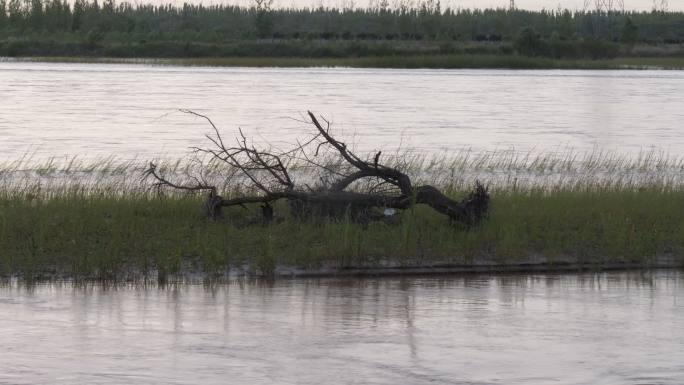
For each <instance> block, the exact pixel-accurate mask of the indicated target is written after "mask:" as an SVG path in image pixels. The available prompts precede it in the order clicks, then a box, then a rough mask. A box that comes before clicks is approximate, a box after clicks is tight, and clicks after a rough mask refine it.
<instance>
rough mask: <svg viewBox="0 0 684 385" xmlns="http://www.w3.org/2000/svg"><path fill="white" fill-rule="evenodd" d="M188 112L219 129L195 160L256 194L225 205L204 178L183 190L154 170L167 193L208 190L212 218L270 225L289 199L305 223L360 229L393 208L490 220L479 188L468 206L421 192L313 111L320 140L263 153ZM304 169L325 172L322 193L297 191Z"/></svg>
mask: <svg viewBox="0 0 684 385" xmlns="http://www.w3.org/2000/svg"><path fill="white" fill-rule="evenodd" d="M184 112H186V113H189V114H193V115H196V116H198V117H201V118H204V119H206V120H207V121H208V122H209V124H210V125H211V126H212V128H213V135H207V138H208V139H209V140H210V141H211V142H212V144H213V148H194V151H195V153H196V154H201V155H208V156H209V157H210V159H212V160H213V161H215V162H221V163H224V164H226V165H228V166H230V169H232V170H235V172H234V173H233V174H232V175H231V176H233V177H234V176H235V175H238V176H240V177H241V180H242V181H244V182H243V183H244V184H245V185H246V186H247V187H249V190H250V191H251V192H250V193H247V194H245V195H243V196H237V197H232V198H230V199H228V198H223V197H221V196H220V195H218V192H217V188H216V187H215V186H213V185H210V184H208V183H205V182H201V181H200V179H199V178H193V179H194V180H195V182H196V183H195V184H191V185H188V184H179V183H175V182H173V181H171V180H169V179H167V178H166V177H165V176H164V175H162V174H161V173H160V172H159V170H158V168H157V166H156V165H155V164H153V163H150V167H149V169H148V170H147V171H146V173H145V174H146V177H148V178H152V179H153V180H154V184H153V186H154V187H157V188H159V189H161V188H172V189H178V190H187V191H206V192H207V199H206V200H205V201H204V203H203V212H204V213H205V215H207V216H208V217H210V218H214V219H216V218H219V217H221V216H222V208H224V207H229V206H243V207H244V205H249V204H260V206H261V212H262V216H263V222H264V223H269V222H271V221H272V220H273V218H274V213H273V206H272V203H273V202H275V201H278V200H287V201H288V203H289V207H290V209H291V210H292V213H293V214H294V215H295V216H298V217H301V216H306V215H321V216H341V215H351V216H352V217H353V219H355V220H358V221H360V222H368V221H370V220H375V219H380V218H382V217H384V216H386V213H388V212H392V211H393V210H391V209H394V210H405V209H408V208H410V207H411V206H413V205H415V204H425V205H428V206H430V207H432V208H433V209H434V210H435V211H437V212H439V213H442V214H444V215H446V216H447V217H448V218H449V219H450V220H451V221H452V222H454V223H459V224H462V225H465V226H472V225H475V224H477V223H479V222H480V221H481V220H482V219H483V218H484V217H486V215H487V210H488V206H489V194H488V192H487V189H486V188H485V187H484V186H483V185H482V184H480V183H479V182H477V183H476V186H475V188H474V190H473V191H472V192H471V193H470V195H469V196H467V197H466V198H465V199H463V200H461V201H455V200H453V199H451V198H449V197H447V196H445V195H444V194H443V193H442V192H441V191H440V190H439V189H437V188H435V187H433V186H430V185H423V186H413V184H412V182H411V178H410V177H409V176H408V175H407V174H405V173H404V172H402V171H400V170H399V169H397V168H394V167H389V166H386V165H384V164H383V163H382V162H381V156H382V152H377V153H375V155H374V156H373V157H371V158H370V159H369V160H364V159H362V158H361V157H359V156H358V155H356V154H355V153H354V152H353V151H352V150H350V149H349V148H348V146H347V144H345V143H344V142H341V141H339V140H337V139H335V138H334V137H333V136H332V135H331V133H330V124H329V123H328V122H327V121H325V120H323V119H322V120H323V121H324V122H325V125H323V124H321V123H320V121H319V119H318V118H317V117H316V116H315V115H314V114H313V113H311V112H308V118H309V119H310V121H307V122H305V123H309V124H311V125H313V127H314V128H315V135H314V136H313V138H311V139H310V140H308V141H307V142H305V143H303V144H301V143H300V144H298V145H297V146H296V147H295V148H293V149H291V150H289V151H280V152H277V151H273V150H260V149H257V148H256V147H255V146H254V145H252V144H250V143H249V142H248V140H247V138H246V137H245V136H244V134H243V133H242V131H239V134H240V137H239V138H238V139H237V141H236V142H237V143H236V145H234V146H228V145H227V144H226V143H225V142H224V140H223V138H222V137H221V135H220V133H219V130H218V129H217V127H216V126H215V125H214V123H213V122H212V121H211V119H209V118H208V117H206V116H204V115H201V114H198V113H195V112H192V111H184ZM326 151H327V154H328V155H332V156H333V157H334V158H335V159H336V160H337V163H332V164H331V162H329V161H327V162H326V161H323V160H321V158H322V155H321V154H323V153H326ZM296 162H299V163H302V162H303V163H305V164H307V165H308V166H309V167H311V168H314V169H315V170H316V171H318V172H319V175H320V178H319V179H320V180H321V181H320V182H319V183H318V184H317V185H315V186H314V187H312V186H310V185H309V184H301V185H298V184H295V182H294V178H293V177H292V175H291V171H290V170H289V169H288V165H290V164H293V163H296ZM363 180H365V181H367V182H368V183H366V188H365V190H364V189H361V190H359V189H352V188H350V187H351V186H352V185H354V184H358V183H360V182H361V181H363Z"/></svg>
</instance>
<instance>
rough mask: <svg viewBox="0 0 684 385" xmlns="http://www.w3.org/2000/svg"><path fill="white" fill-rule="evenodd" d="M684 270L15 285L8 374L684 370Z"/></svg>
mask: <svg viewBox="0 0 684 385" xmlns="http://www.w3.org/2000/svg"><path fill="white" fill-rule="evenodd" d="M683 319H684V274H682V273H678V272H673V271H659V272H654V273H647V274H639V273H607V274H599V275H593V274H588V275H519V276H495V277H479V276H471V277H451V278H449V277H441V278H388V279H362V280H334V279H331V280H291V281H290V280H283V281H277V282H276V283H273V284H270V285H268V284H254V283H245V282H243V283H242V284H240V283H233V284H230V285H225V286H217V287H214V288H211V289H208V288H205V287H203V286H192V285H183V286H180V287H178V288H168V289H157V288H147V289H145V288H118V289H115V290H112V289H110V290H104V289H102V288H100V287H94V288H88V289H84V288H73V287H70V286H54V285H45V286H38V287H36V288H34V289H32V290H27V289H26V288H19V287H16V286H5V287H2V288H0V330H2V333H0V383H2V384H8V383H11V384H58V383H59V384H73V383H90V384H96V383H101V384H121V383H136V384H171V383H174V384H176V383H177V384H189V383H201V384H226V383H230V384H428V383H429V384H540V385H541V384H544V385H547V384H682V383H684V322H682V320H683Z"/></svg>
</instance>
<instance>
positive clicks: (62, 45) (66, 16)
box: [0, 0, 684, 58]
mask: <svg viewBox="0 0 684 385" xmlns="http://www.w3.org/2000/svg"><path fill="white" fill-rule="evenodd" d="M375 4H376V5H373V6H370V7H368V8H365V9H358V8H354V9H337V8H323V7H321V8H315V9H310V8H301V9H292V8H288V9H282V8H271V6H270V0H255V2H254V4H253V6H251V7H239V6H231V5H212V6H204V5H193V4H184V5H183V6H172V5H160V6H155V5H149V4H139V5H132V4H130V3H127V2H123V3H115V1H114V0H106V1H104V2H103V3H99V2H98V1H97V0H93V1H92V2H89V1H86V0H76V1H75V2H74V3H70V2H67V1H63V0H47V1H43V0H0V55H10V56H12V55H18V54H22V53H24V54H26V53H28V54H33V53H36V54H38V53H39V52H33V51H36V50H37V51H40V52H43V53H45V52H47V53H48V54H50V53H54V54H60V53H61V54H64V53H66V54H71V53H73V54H83V53H84V52H86V53H87V52H88V51H89V50H90V51H92V52H93V53H97V52H101V51H102V50H103V49H104V48H103V47H106V48H107V49H109V50H113V52H114V54H116V53H117V52H119V51H121V52H120V53H121V55H120V56H126V55H127V54H128V53H130V54H133V53H134V52H133V51H135V50H138V51H146V47H147V46H152V47H157V48H159V47H161V51H164V50H165V49H169V47H171V48H172V52H171V54H170V55H167V56H206V54H208V53H209V51H212V52H215V51H216V49H219V50H221V49H223V50H224V51H225V52H224V54H225V55H233V54H236V52H237V51H240V49H241V48H239V47H238V48H235V47H233V46H230V47H232V48H230V47H229V48H226V44H229V45H230V44H235V42H236V41H242V42H244V41H248V40H252V41H257V40H259V41H262V42H263V41H264V40H272V41H285V40H288V41H291V40H295V41H339V42H345V41H346V42H348V43H349V42H359V41H362V42H371V41H372V42H381V43H382V42H384V43H388V42H389V43H391V44H389V45H390V46H391V47H392V48H391V49H389V51H388V49H386V48H382V49H380V50H379V52H378V53H377V54H382V55H386V54H388V52H389V53H395V52H394V51H397V52H396V53H397V54H404V52H403V51H402V49H401V48H400V49H397V48H396V44H394V43H395V42H399V41H401V42H443V43H446V44H451V43H454V42H458V43H464V44H467V43H469V42H479V43H482V44H486V43H492V44H493V45H497V44H498V45H500V46H504V47H503V48H502V50H503V52H502V53H504V54H506V53H512V52H518V53H521V54H525V55H530V56H553V57H591V58H597V57H611V56H614V55H616V54H617V53H618V51H619V50H620V44H622V46H632V45H635V44H682V43H684V13H681V12H660V11H659V12H655V11H654V12H609V13H606V12H571V11H569V10H555V11H540V12H536V11H525V10H507V9H485V10H469V9H450V8H446V9H443V8H442V7H441V5H440V2H439V0H425V1H423V2H419V3H415V2H414V1H410V0H400V1H399V2H398V3H397V4H396V6H394V7H390V6H389V3H388V1H387V0H380V1H379V2H376V3H375ZM306 44H312V43H310V42H309V43H301V44H299V46H297V45H294V44H290V45H282V44H281V45H279V46H278V47H281V46H285V47H291V48H292V49H293V50H295V51H296V50H297V49H298V50H299V51H303V53H299V54H298V53H297V52H294V51H293V52H292V55H293V56H296V55H301V54H303V55H304V56H326V54H325V52H319V51H320V50H318V51H317V50H316V49H309V48H310V47H309V48H302V47H306ZM271 45H272V44H271ZM267 46H268V44H267ZM347 46H350V47H351V49H341V51H340V52H338V53H339V54H340V55H341V56H345V55H353V56H363V54H364V52H361V53H359V52H357V51H359V50H361V51H364V50H365V53H366V54H374V52H373V49H374V47H377V45H368V46H367V47H370V49H369V48H363V47H362V48H359V46H355V45H350V44H347ZM36 47H38V48H36ZM40 47H43V48H40ZM164 47H166V48H164ZM203 47H204V48H203ZM207 47H209V48H207ZM217 47H218V48H217ZM250 47H252V48H249V49H248V51H249V50H251V49H254V47H257V48H256V49H257V50H258V49H259V46H257V45H252V46H250ZM297 47H299V48H297ZM412 47H417V46H416V45H413V46H412ZM314 48H315V47H314ZM266 49H267V50H270V49H271V48H266ZM287 49H289V48H287ZM287 49H286V50H285V51H287ZM51 50H52V51H57V52H51ZM448 50H451V48H448V46H447V51H448ZM72 51H73V52H72ZM205 51H206V52H205ZM288 52H289V51H287V52H280V54H282V55H285V56H287V55H290V53H288ZM414 53H416V54H420V49H417V50H414ZM243 54H244V55H249V52H242V53H241V52H237V55H243ZM257 56H259V55H257ZM333 56H334V55H333Z"/></svg>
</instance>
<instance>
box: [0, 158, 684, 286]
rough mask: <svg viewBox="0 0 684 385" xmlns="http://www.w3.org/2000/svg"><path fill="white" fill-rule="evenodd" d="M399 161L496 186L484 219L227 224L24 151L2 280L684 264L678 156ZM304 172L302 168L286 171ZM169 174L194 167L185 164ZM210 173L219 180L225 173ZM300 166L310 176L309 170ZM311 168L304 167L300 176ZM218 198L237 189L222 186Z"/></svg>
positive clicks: (4, 194) (9, 208) (0, 258)
mask: <svg viewBox="0 0 684 385" xmlns="http://www.w3.org/2000/svg"><path fill="white" fill-rule="evenodd" d="M388 161H391V162H393V164H394V165H395V166H397V167H401V168H402V169H404V170H406V171H407V172H408V173H409V174H410V175H413V176H414V179H415V180H417V181H421V182H427V183H431V184H434V185H437V186H439V187H440V188H442V189H443V190H444V191H446V192H447V193H448V194H449V195H451V196H452V197H454V198H460V197H462V196H463V195H464V194H465V191H466V189H467V188H468V187H469V186H470V185H471V184H472V182H473V181H474V180H475V179H480V180H484V181H485V182H488V183H490V186H491V187H492V206H491V211H490V216H489V218H488V220H486V221H485V222H484V223H483V224H482V225H481V226H479V227H477V228H474V229H471V230H468V231H466V230H463V229H459V228H457V227H453V226H450V225H449V224H448V222H447V219H446V218H445V217H444V216H442V215H440V214H437V213H435V212H433V211H432V210H431V209H429V208H427V207H416V208H415V209H413V210H409V211H407V212H405V213H403V214H401V218H400V219H401V220H400V221H398V223H397V224H394V225H389V224H386V223H381V222H379V223H372V224H371V225H370V226H368V228H364V227H362V226H361V225H358V224H356V223H352V222H351V221H349V220H347V219H344V218H343V219H337V220H333V219H316V220H306V221H299V220H295V219H294V218H291V217H289V214H288V210H287V209H286V207H285V205H284V203H282V204H280V205H279V206H277V207H276V213H277V215H279V217H280V220H279V221H278V222H277V223H275V224H273V225H269V226H263V225H261V224H260V223H255V222H258V208H256V207H252V208H247V209H245V208H241V207H234V208H230V209H229V210H227V212H226V217H225V219H224V220H222V221H218V222H214V221H210V220H207V219H205V218H203V217H202V215H201V214H200V205H201V197H198V196H192V195H185V194H177V193H176V194H174V193H167V194H164V195H162V196H160V195H158V194H157V193H155V192H153V191H150V190H149V188H148V187H147V186H148V184H146V183H145V182H141V180H140V176H139V175H140V171H141V170H142V169H143V167H144V163H143V162H136V161H127V162H125V161H118V160H116V159H112V158H106V159H101V160H79V159H74V158H70V159H62V160H55V159H51V160H46V161H43V162H38V161H35V160H31V159H23V160H18V161H14V162H5V163H2V164H0V276H20V277H24V278H25V279H38V278H54V277H69V278H75V279H101V280H124V279H141V278H142V277H148V278H152V279H157V278H161V279H163V278H165V277H167V276H169V275H174V274H180V275H187V274H190V273H198V274H200V275H201V276H203V277H211V276H216V275H223V274H225V273H226V272H227V271H228V270H229V269H230V268H235V267H242V266H248V267H249V269H251V270H252V271H254V272H260V273H266V274H268V273H270V272H272V271H273V269H275V268H276V267H277V266H298V267H303V268H312V269H316V268H320V267H378V266H386V265H388V264H390V265H399V266H402V265H403V266H430V265H433V264H445V263H455V264H469V263H481V262H483V261H486V262H488V263H507V264H516V263H528V262H530V261H540V260H542V261H547V262H551V263H553V262H568V261H574V262H579V263H582V264H586V265H590V266H596V267H597V268H598V267H601V266H604V265H605V264H606V263H612V262H634V263H639V264H643V265H644V266H647V265H649V264H650V263H651V262H653V261H654V260H655V259H656V258H659V257H673V258H675V260H678V261H681V263H682V264H684V257H683V256H684V216H682V213H684V172H683V170H684V163H683V162H682V161H681V160H680V159H677V158H671V157H668V156H667V155H664V154H659V153H644V154H641V155H639V156H636V157H620V156H614V155H611V154H607V153H589V154H573V153H568V154H519V153H514V152H505V151H504V152H499V153H480V154H472V153H470V152H463V153H460V154H456V155H453V156H451V157H436V158H431V157H423V156H420V155H414V156H413V157H411V156H410V155H409V154H405V155H401V156H398V157H397V158H396V159H394V160H391V159H389V158H388ZM292 166H293V168H294V169H297V167H296V165H292ZM160 167H161V169H162V170H164V172H165V173H167V174H172V175H178V176H179V177H180V176H182V175H186V174H188V173H192V171H193V170H192V167H206V165H204V166H202V165H199V166H198V165H195V166H193V165H191V164H186V163H183V162H180V161H169V160H167V161H166V162H162V163H160ZM214 167H215V168H214V169H209V170H208V172H207V173H206V176H207V178H210V179H211V178H214V179H216V180H220V175H222V173H223V172H225V171H226V170H223V169H221V168H220V167H218V166H214ZM297 172H300V173H304V174H305V173H306V172H307V170H306V169H300V170H298V171H297ZM303 176H305V175H303ZM221 191H222V194H224V196H230V195H231V194H235V193H236V192H235V191H233V190H231V188H230V186H223V187H222V189H221Z"/></svg>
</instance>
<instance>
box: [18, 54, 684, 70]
mask: <svg viewBox="0 0 684 385" xmlns="http://www.w3.org/2000/svg"><path fill="white" fill-rule="evenodd" d="M17 60H22V61H37V62H70V63H127V64H152V65H182V66H212V67H350V68H435V69H466V68H498V69H505V68H509V69H598V70H611V69H672V70H680V69H684V57H662V58H659V57H619V58H615V59H602V60H587V59H582V60H576V59H549V58H542V57H527V56H518V55H467V54H464V55H413V56H377V57H352V58H293V57H281V58H271V57H228V58H192V59H182V58H181V59H163V58H160V59H135V58H112V57H59V56H56V57H25V58H19V59H17Z"/></svg>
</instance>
